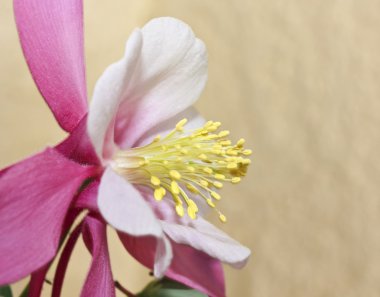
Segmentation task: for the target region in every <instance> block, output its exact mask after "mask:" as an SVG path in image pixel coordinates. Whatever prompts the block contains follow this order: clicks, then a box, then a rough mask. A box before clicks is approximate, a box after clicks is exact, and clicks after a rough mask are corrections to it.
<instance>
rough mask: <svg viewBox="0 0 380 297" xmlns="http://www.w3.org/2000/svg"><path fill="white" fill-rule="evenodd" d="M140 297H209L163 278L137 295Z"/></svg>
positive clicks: (153, 282)
mask: <svg viewBox="0 0 380 297" xmlns="http://www.w3.org/2000/svg"><path fill="white" fill-rule="evenodd" d="M137 296H138V297H207V295H205V294H203V293H200V292H198V291H195V290H194V289H191V288H189V287H187V286H185V285H183V284H181V283H177V282H176V281H174V280H171V279H168V278H163V279H161V280H155V281H152V282H151V283H149V284H148V285H147V286H146V287H145V289H144V290H143V291H142V292H141V293H139V294H137Z"/></svg>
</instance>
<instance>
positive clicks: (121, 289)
mask: <svg viewBox="0 0 380 297" xmlns="http://www.w3.org/2000/svg"><path fill="white" fill-rule="evenodd" d="M114 284H115V288H116V289H118V290H120V291H121V292H122V293H124V294H125V295H127V296H128V297H137V296H136V295H135V294H133V293H132V292H130V291H128V290H127V289H126V288H124V287H123V286H122V285H121V284H120V283H119V282H118V281H115V282H114Z"/></svg>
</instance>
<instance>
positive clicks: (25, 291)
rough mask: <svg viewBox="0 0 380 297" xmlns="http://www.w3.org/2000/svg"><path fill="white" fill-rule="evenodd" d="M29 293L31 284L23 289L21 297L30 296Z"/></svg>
mask: <svg viewBox="0 0 380 297" xmlns="http://www.w3.org/2000/svg"><path fill="white" fill-rule="evenodd" d="M28 294H29V284H27V285H26V286H25V288H24V290H22V292H21V294H20V297H28Z"/></svg>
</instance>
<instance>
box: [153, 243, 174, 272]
mask: <svg viewBox="0 0 380 297" xmlns="http://www.w3.org/2000/svg"><path fill="white" fill-rule="evenodd" d="M172 258H173V251H172V247H171V244H170V241H169V239H167V238H166V236H163V237H161V238H158V239H157V247H156V255H155V259H154V276H155V277H157V278H161V277H163V276H164V274H165V272H166V270H167V269H168V268H169V266H170V263H171V261H172Z"/></svg>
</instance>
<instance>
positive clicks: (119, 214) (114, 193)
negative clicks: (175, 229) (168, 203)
mask: <svg viewBox="0 0 380 297" xmlns="http://www.w3.org/2000/svg"><path fill="white" fill-rule="evenodd" d="M98 206H99V210H100V213H101V214H102V216H103V217H104V219H105V220H106V221H107V222H108V223H109V224H110V225H111V226H113V227H114V228H115V229H117V230H119V231H122V232H125V233H128V234H130V235H134V236H143V235H153V236H155V237H162V235H163V234H162V228H161V224H160V221H158V220H157V219H156V217H155V215H154V213H153V211H152V209H151V207H150V206H149V204H148V203H147V202H146V201H145V200H144V198H143V197H142V196H141V194H140V193H139V192H138V191H137V190H136V188H135V187H134V186H133V185H131V184H130V183H129V182H127V181H126V180H124V179H123V178H122V177H121V176H119V175H118V174H117V173H115V172H114V171H113V170H112V169H111V168H110V167H108V168H107V169H106V170H105V172H104V173H103V176H102V179H101V181H100V186H99V193H98Z"/></svg>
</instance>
